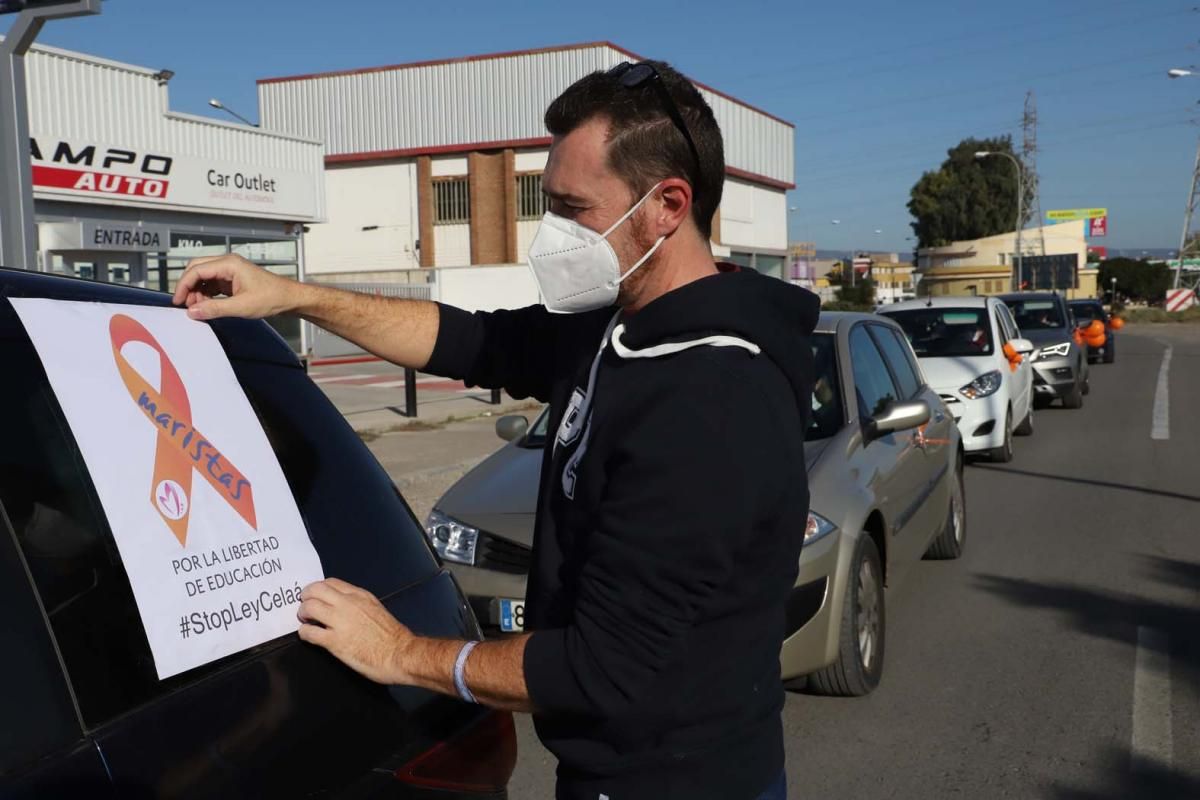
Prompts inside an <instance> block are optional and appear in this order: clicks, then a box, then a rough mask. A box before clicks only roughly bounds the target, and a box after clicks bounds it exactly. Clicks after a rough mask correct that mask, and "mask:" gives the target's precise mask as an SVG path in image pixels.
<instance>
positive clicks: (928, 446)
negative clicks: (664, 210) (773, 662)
mask: <svg viewBox="0 0 1200 800" xmlns="http://www.w3.org/2000/svg"><path fill="white" fill-rule="evenodd" d="M812 347H813V354H814V357H815V362H816V368H817V369H816V376H815V377H816V383H815V389H814V392H813V399H812V422H811V424H810V426H809V431H808V435H807V440H806V444H805V449H806V459H807V462H808V475H809V488H810V491H811V497H812V513H811V514H810V515H809V519H808V527H807V530H806V532H805V544H804V548H803V551H802V552H801V555H800V573H799V578H798V580H797V582H796V585H795V587H794V588H793V590H792V594H791V596H790V597H789V600H788V604H787V620H786V624H787V630H786V639H785V641H784V643H783V650H782V653H781V661H782V667H783V676H784V678H785V679H787V678H795V677H798V676H801V675H809V680H808V685H809V687H810V688H811V689H813V690H815V691H818V692H822V693H825V694H838V695H861V694H866V693H867V692H869V691H871V690H872V689H873V688H874V687H875V686H876V685H877V684H878V682H879V678H880V676H881V674H882V671H883V651H884V638H885V637H884V633H885V621H886V615H885V603H884V599H885V587H891V586H893V585H894V584H896V583H897V582H898V581H900V580H901V579H902V578H903V576H904V574H905V573H906V572H907V571H908V570H909V568H910V567H911V566H912V565H913V564H914V563H916V562H917V561H918V560H920V558H921V557H922V556H923V555H924V554H926V553H929V554H930V555H932V556H934V557H938V558H956V557H957V556H958V555H959V554H960V553H961V552H962V548H963V542H964V537H965V535H966V525H965V520H966V517H965V508H964V497H963V487H962V466H963V448H962V440H961V438H960V437H959V433H958V428H957V427H956V426H955V424H954V419H953V417H951V416H950V414H949V413H948V412H947V411H946V410H945V407H944V406H943V405H942V401H941V399H940V398H939V397H938V395H937V394H936V393H934V392H933V391H931V390H930V389H929V387H928V386H926V385H925V381H924V378H923V377H922V375H921V371H920V367H919V366H918V364H917V361H916V358H915V356H914V355H913V353H912V350H911V348H910V347H909V345H908V340H907V339H905V337H904V334H903V332H902V331H901V330H900V328H899V326H898V325H896V323H894V322H892V321H890V320H888V319H886V318H884V317H879V316H875V315H870V314H847V313H825V314H822V315H821V318H820V321H819V322H818V325H817V329H816V332H815V333H814V336H813V339H812ZM545 428H546V415H545V413H543V414H542V415H541V416H539V417H538V419H537V420H536V421H535V422H534V424H533V425H532V426H528V425H527V422H526V420H525V419H524V418H523V417H504V418H503V419H501V420H499V421H498V422H497V425H496V430H497V433H498V434H499V435H500V436H501V437H502V438H504V439H507V440H509V444H508V445H507V446H505V447H504V448H502V449H501V450H499V451H498V452H497V453H495V454H493V455H492V456H491V457H489V458H488V459H487V460H485V461H484V462H483V463H482V464H480V465H479V466H478V467H476V468H475V469H474V470H473V471H471V472H470V473H468V474H467V475H466V476H464V477H463V478H462V479H461V480H460V481H459V482H458V483H456V484H455V485H454V486H452V487H451V488H450V490H449V491H448V492H446V494H445V495H444V496H442V498H441V499H440V500H438V502H437V505H436V506H435V508H434V511H433V512H432V513H431V514H430V516H429V519H428V520H427V521H426V531H427V533H428V535H429V538H430V540H431V542H432V543H433V545H434V547H435V549H437V551H438V552H439V553H440V554H441V556H442V557H443V558H444V559H445V560H446V562H447V564H449V566H450V568H451V570H453V571H454V573H455V575H456V577H457V578H458V581H459V584H460V585H461V586H462V588H463V590H464V592H465V593H466V594H467V596H468V599H469V601H470V603H471V605H472V606H473V608H474V609H475V613H476V616H477V617H478V618H479V620H480V621H481V622H483V623H484V625H485V626H486V627H489V628H491V629H492V630H497V629H498V630H499V631H518V630H521V629H522V627H523V618H524V599H523V598H524V596H525V577H526V574H527V572H528V569H529V554H530V545H531V541H532V538H533V517H534V509H535V508H536V505H537V485H538V474H539V468H540V464H541V460H542V447H543V445H544V443H545V441H546V429H545ZM741 579H743V580H754V576H752V575H746V576H742V578H741Z"/></svg>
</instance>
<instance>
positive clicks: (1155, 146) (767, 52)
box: [0, 0, 1200, 252]
mask: <svg viewBox="0 0 1200 800" xmlns="http://www.w3.org/2000/svg"><path fill="white" fill-rule="evenodd" d="M413 6H416V7H417V8H419V11H413V10H412V8H413ZM1192 7H1193V5H1192V4H1191V3H1188V2H1183V1H1181V0H1086V1H1085V0H1052V2H1047V0H1041V2H1034V1H1033V0H1013V1H1012V2H1008V3H1002V4H997V3H987V4H984V3H979V2H973V1H972V0H909V2H905V3H897V2H894V0H890V1H887V2H885V1H884V0H859V2H840V3H830V2H820V3H816V2H810V1H809V0H790V2H745V1H743V2H712V1H711V0H692V2H667V1H666V0H659V2H640V3H622V2H608V3H589V4H586V5H585V4H582V3H566V2H558V3H550V2H541V1H540V0H538V1H537V2H520V3H495V2H488V3H484V2H475V1H474V0H459V2H451V3H419V4H409V3H402V2H396V0H339V2H335V3H315V2H281V1H280V0H243V1H242V2H236V3H235V2H228V1H227V0H209V2H181V1H180V0H108V1H107V2H106V3H105V4H104V13H103V14H102V15H100V16H99V17H92V18H84V19H78V20H64V21H58V22H53V23H51V24H49V25H47V26H46V28H45V29H44V30H43V32H42V35H41V37H40V40H39V41H41V42H43V43H46V44H53V45H57V46H60V47H67V48H71V49H75V50H81V51H84V52H88V53H93V54H96V55H101V56H105V57H108V58H113V59H117V60H121V61H128V62H132V63H135V64H141V65H144V66H151V67H164V68H169V69H172V70H174V71H175V72H176V77H175V78H174V79H173V80H172V82H171V104H172V107H173V108H175V109H177V110H180V111H188V112H193V113H203V114H208V113H219V112H214V111H213V110H212V109H210V108H209V107H208V105H207V100H208V98H209V97H212V96H217V97H220V98H221V99H222V100H224V101H225V103H226V104H227V105H229V106H230V107H232V108H234V109H235V110H237V111H239V112H241V113H242V114H244V115H246V116H249V117H251V118H254V117H256V115H257V101H256V93H255V85H254V81H255V79H256V78H260V77H268V76H274V75H287V74H297V73H305V72H316V71H322V70H330V69H342V68H350V67H361V66H371V65H376V64H388V63H397V62H404V61H414V60H421V59H432V58H448V57H453V56H461V55H470V54H475V53H487V52H495V51H501V50H514V49H522V48H527V47H541V46H546V45H554V44H568V43H574V42H583V41H591V40H598V39H608V40H611V41H613V42H614V43H616V44H619V45H621V46H623V47H626V48H628V49H630V50H633V51H634V52H637V53H640V54H642V55H645V56H648V57H655V58H661V59H664V60H666V61H669V62H671V63H673V64H674V65H675V66H676V67H678V68H679V69H681V70H682V71H683V72H685V73H686V74H688V75H690V76H692V77H693V78H695V79H697V80H699V81H702V82H704V83H708V84H710V85H712V86H714V87H716V88H718V89H721V90H722V91H725V92H728V93H730V94H733V95H734V96H736V97H739V98H741V99H743V100H746V101H747V102H750V103H753V104H755V105H758V106H760V107H762V108H764V109H766V110H768V111H770V112H771V113H773V114H776V115H777V116H780V117H783V118H784V119H787V120H789V121H791V122H793V123H795V125H796V190H795V191H794V192H792V193H790V195H789V198H788V200H789V206H790V207H795V210H794V211H792V212H791V213H790V215H789V221H790V235H791V238H792V239H793V240H815V241H816V242H817V244H818V246H819V247H822V248H830V249H846V248H850V247H856V248H868V247H869V248H872V249H895V250H900V251H902V252H905V251H908V250H910V249H911V242H906V241H905V237H907V236H911V230H910V229H909V227H908V223H909V221H910V218H909V215H908V211H907V209H906V208H905V204H906V203H907V201H908V193H909V189H910V188H911V187H912V185H913V183H914V182H915V181H916V180H917V179H918V178H919V177H920V175H921V172H922V171H923V170H925V169H931V168H935V167H936V166H937V165H938V164H940V163H941V160H942V159H943V158H944V156H945V151H946V150H947V149H948V148H949V147H951V146H952V145H954V144H956V143H957V142H958V141H959V140H960V139H961V138H963V137H965V136H979V137H984V136H994V135H998V134H1003V133H1013V134H1015V135H1016V136H1018V137H1019V133H1020V127H1019V124H1020V118H1021V111H1022V103H1023V101H1024V96H1025V92H1026V90H1027V89H1033V90H1034V91H1035V92H1036V93H1037V103H1038V111H1039V116H1040V122H1041V126H1040V128H1039V134H1038V135H1039V142H1040V144H1041V147H1042V152H1041V153H1040V154H1039V156H1038V167H1039V173H1040V176H1041V184H1042V209H1043V211H1045V210H1047V209H1051V208H1074V207H1080V206H1088V207H1096V206H1106V207H1107V208H1109V210H1110V217H1109V236H1108V237H1107V239H1101V240H1097V241H1096V243H1097V244H1107V245H1109V246H1110V247H1121V248H1135V249H1136V248H1146V247H1177V246H1178V243H1179V234H1180V229H1181V226H1182V221H1183V211H1184V204H1185V200H1186V195H1187V190H1188V186H1189V180H1190V177H1191V167H1192V163H1193V160H1194V158H1195V151H1196V140H1197V135H1198V134H1200V128H1198V127H1197V126H1196V125H1195V124H1194V123H1193V122H1191V120H1193V119H1200V106H1197V105H1196V102H1197V99H1200V77H1195V78H1184V79H1180V80H1173V81H1172V80H1168V79H1167V77H1166V70H1167V69H1168V68H1170V67H1175V66H1188V65H1192V64H1200V12H1196V11H1192V10H1191V9H1192ZM4 24H5V23H4V21H3V20H2V18H0V25H4ZM833 219H838V220H841V224H839V225H836V226H835V225H833V224H831V220H833ZM877 229H878V230H881V231H882V233H880V234H876V233H875V230H877Z"/></svg>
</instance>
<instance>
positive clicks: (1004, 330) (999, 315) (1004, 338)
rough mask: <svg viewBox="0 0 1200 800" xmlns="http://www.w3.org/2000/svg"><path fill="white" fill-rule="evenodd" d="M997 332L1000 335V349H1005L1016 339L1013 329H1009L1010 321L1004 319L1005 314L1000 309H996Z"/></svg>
mask: <svg viewBox="0 0 1200 800" xmlns="http://www.w3.org/2000/svg"><path fill="white" fill-rule="evenodd" d="M996 330H997V332H999V334H1000V347H1004V345H1006V344H1008V343H1009V342H1011V341H1012V340H1013V339H1014V338H1016V337H1014V336H1013V333H1012V329H1011V328H1009V327H1008V320H1006V319H1005V318H1004V312H1003V311H1002V310H1001V309H1000V308H999V307H997V308H996Z"/></svg>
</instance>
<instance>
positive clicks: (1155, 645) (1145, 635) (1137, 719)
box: [1131, 625, 1173, 771]
mask: <svg viewBox="0 0 1200 800" xmlns="http://www.w3.org/2000/svg"><path fill="white" fill-rule="evenodd" d="M1137 631H1138V642H1137V656H1136V658H1135V660H1134V666H1133V748H1132V752H1131V755H1132V758H1133V761H1132V767H1133V769H1134V770H1135V771H1137V770H1140V769H1143V768H1153V769H1163V768H1168V769H1169V768H1170V766H1171V759H1172V755H1173V754H1172V749H1173V747H1172V744H1171V658H1170V654H1169V651H1168V649H1167V637H1166V634H1164V633H1163V632H1162V631H1159V630H1155V629H1154V628H1146V627H1142V626H1140V625H1139V626H1138V629H1137Z"/></svg>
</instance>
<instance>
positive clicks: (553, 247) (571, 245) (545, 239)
mask: <svg viewBox="0 0 1200 800" xmlns="http://www.w3.org/2000/svg"><path fill="white" fill-rule="evenodd" d="M657 188H658V184H657V183H656V184H654V186H653V187H652V188H651V189H650V191H648V192H646V194H645V195H643V196H642V199H641V200H638V201H637V202H636V203H634V204H633V207H632V208H630V209H629V210H628V211H626V212H625V213H624V215H622V216H621V218H620V219H619V220H617V221H616V222H614V223H613V224H612V225H611V226H610V227H609V229H608V230H606V231H605V232H604V233H597V232H596V231H594V230H592V229H591V228H588V227H586V226H584V225H580V224H579V223H578V222H575V221H574V220H569V219H567V218H566V217H560V216H558V215H557V214H554V213H551V212H549V211H547V212H546V213H545V214H544V215H543V216H542V224H541V225H539V226H538V230H537V234H536V235H535V236H534V237H533V243H532V244H531V245H530V246H529V268H530V269H531V270H532V271H533V279H534V280H535V281H537V285H538V290H539V291H540V292H541V294H542V302H543V303H544V304H545V305H546V309H547V310H548V311H552V312H554V313H556V314H577V313H580V312H583V311H593V310H595V309H597V308H604V307H606V306H611V305H612V304H613V303H615V302H616V301H617V291H618V287H619V286H620V285H621V281H623V280H625V279H626V278H628V277H629V276H630V275H632V274H633V272H634V270H636V269H637V268H638V267H640V266H642V264H645V263H646V261H647V260H649V258H650V256H652V255H654V251H655V250H657V249H658V246H659V245H660V244H662V243H663V240H665V239H666V238H667V237H665V236H660V237H658V241H656V242H655V243H654V246H653V247H651V248H650V249H649V250H647V251H646V254H645V255H644V256H642V257H641V258H639V259H638V260H637V263H635V264H634V265H633V266H632V267H630V268H629V270H628V271H627V272H626V273H625V274H624V275H622V274H621V262H620V261H619V260H618V259H617V252H616V251H615V250H613V248H612V245H611V244H609V243H608V235H609V234H610V233H612V232H613V231H615V230H616V229H617V228H618V227H619V226H620V225H621V223H622V222H624V221H625V220H627V219H629V218H630V217H631V216H632V215H633V212H635V211H637V210H638V208H639V207H640V206H641V205H642V203H644V202H646V198H647V197H649V196H650V195H652V194H653V193H654V190H655V189H657Z"/></svg>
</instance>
